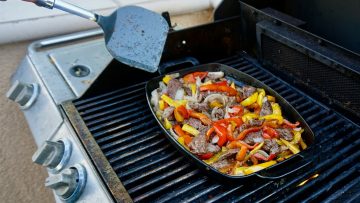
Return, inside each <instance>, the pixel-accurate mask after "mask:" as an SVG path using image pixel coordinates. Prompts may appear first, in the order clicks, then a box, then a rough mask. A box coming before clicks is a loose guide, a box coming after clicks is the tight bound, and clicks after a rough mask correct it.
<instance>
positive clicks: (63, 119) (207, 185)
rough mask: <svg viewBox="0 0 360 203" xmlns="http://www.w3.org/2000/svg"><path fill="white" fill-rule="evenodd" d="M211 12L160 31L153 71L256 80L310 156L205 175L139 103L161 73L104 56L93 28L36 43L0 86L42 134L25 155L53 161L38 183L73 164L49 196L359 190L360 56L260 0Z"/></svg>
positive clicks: (217, 196)
mask: <svg viewBox="0 0 360 203" xmlns="http://www.w3.org/2000/svg"><path fill="white" fill-rule="evenodd" d="M274 7H276V5H274ZM279 10H281V9H279ZM214 16H215V22H214V23H210V24H207V25H202V26H199V27H194V28H189V29H185V30H180V31H173V32H171V33H170V34H169V37H168V40H167V42H166V45H165V50H164V53H163V56H162V63H161V66H160V68H159V72H160V73H161V74H163V73H167V72H171V71H175V70H178V69H182V68H186V67H191V66H194V65H198V64H205V63H210V62H216V63H222V64H226V65H229V66H231V67H233V68H235V69H237V70H240V71H243V72H245V73H247V74H249V75H251V76H253V77H255V78H257V79H258V80H260V81H262V82H263V83H265V84H266V85H268V86H269V87H271V88H272V89H274V90H275V91H277V92H278V93H279V94H280V95H281V96H283V97H284V98H285V99H286V100H287V101H289V102H290V103H291V105H293V106H294V107H295V108H296V110H297V111H298V112H299V113H300V114H301V115H302V116H303V117H304V119H305V120H306V121H307V122H308V123H309V125H310V127H311V128H312V130H313V131H314V134H315V136H316V141H315V144H314V147H312V148H311V149H310V150H308V151H306V153H307V154H306V155H305V159H304V160H303V161H305V162H309V163H310V164H309V167H306V168H302V169H300V170H297V169H298V168H297V167H298V163H297V161H298V160H296V159H295V160H293V162H292V165H291V167H292V168H291V171H290V174H287V175H286V176H281V174H282V171H281V170H282V169H280V171H279V172H278V173H276V174H273V177H272V178H270V179H269V180H268V181H265V180H258V179H254V180H253V181H249V182H247V183H244V184H236V183H227V182H224V181H219V180H215V179H213V178H212V177H210V176H207V175H204V173H203V171H201V170H200V169H198V168H197V167H196V165H194V164H193V163H192V162H191V161H190V160H188V159H187V158H186V157H184V156H183V155H182V154H180V153H179V152H177V150H176V149H175V148H174V147H173V146H172V145H171V144H170V142H169V141H168V140H167V139H166V138H165V136H164V135H163V134H162V132H161V131H160V128H159V127H158V125H157V123H156V121H155V119H154V118H153V116H152V115H151V112H150V109H149V107H148V106H147V104H146V98H145V88H144V86H145V83H146V82H147V81H148V80H149V79H151V78H152V77H154V76H157V75H158V74H159V73H155V74H151V73H145V72H142V71H140V70H136V69H133V68H130V67H128V66H126V65H124V64H121V63H119V62H117V61H112V59H111V57H110V56H109V54H108V53H106V51H105V47H104V46H103V45H102V39H101V32H100V31H98V30H94V31H89V32H84V33H80V34H73V35H68V36H65V37H60V38H54V39H49V40H43V41H39V42H36V43H34V44H33V45H32V46H31V47H30V48H29V54H28V56H27V57H26V58H25V60H24V62H23V64H22V66H20V67H19V69H18V71H17V73H16V74H15V75H14V76H13V78H12V80H13V84H14V85H13V87H12V88H11V90H10V92H9V94H8V96H10V97H11V98H13V99H15V100H16V101H18V102H19V101H20V102H19V104H20V106H21V108H23V109H24V110H23V111H24V114H25V116H26V118H27V120H28V123H29V125H30V128H31V130H32V132H33V134H34V138H35V141H36V143H37V145H39V146H41V147H40V148H39V150H38V151H37V152H36V153H35V155H34V157H35V158H34V159H35V162H37V163H40V164H42V165H46V164H48V162H47V163H44V162H45V161H43V160H49V159H50V160H51V161H53V164H52V165H55V166H54V167H48V170H49V174H50V178H49V179H48V181H47V184H48V182H55V183H56V180H54V179H53V178H52V177H64V173H65V176H66V175H68V173H69V171H66V170H70V171H71V170H72V171H73V172H74V171H75V173H72V175H71V177H72V178H74V180H75V182H66V181H63V182H61V183H62V184H63V185H66V187H65V189H64V188H62V190H66V191H68V194H70V195H66V194H65V195H64V193H61V192H59V191H60V190H61V189H59V188H58V187H56V184H55V183H54V184H52V185H51V184H50V185H51V186H50V187H51V188H53V189H54V193H55V194H56V195H55V198H56V200H57V201H67V202H72V201H76V200H83V201H86V202H98V201H101V202H105V201H109V202H111V201H115V202H131V201H134V202H245V201H246V202H253V201H256V202H268V201H281V202H295V201H296V202H297V201H304V202H309V201H324V202H333V201H337V202H338V201H346V202H358V201H359V200H360V176H359V174H360V170H359V169H360V151H359V150H358V149H359V145H360V139H359V135H360V126H359V123H360V122H359V120H360V91H359V90H360V80H359V79H360V74H359V70H360V56H359V55H358V54H356V53H354V52H351V51H349V50H347V49H345V48H343V47H340V46H338V45H336V44H333V43H331V42H330V41H327V40H325V39H323V38H320V37H318V36H316V35H313V34H311V33H310V32H306V31H304V30H303V29H306V22H304V21H302V20H299V19H296V18H295V17H292V16H290V15H287V14H284V13H282V12H279V11H278V10H275V9H273V8H269V5H267V4H264V3H261V4H260V3H259V4H256V5H255V4H254V5H253V6H251V5H249V4H246V3H243V2H238V1H225V2H223V3H222V4H221V5H220V7H219V8H218V9H217V11H216V12H215V15H214ZM168 20H170V19H168ZM69 42H71V43H69ZM92 50H95V51H92ZM15 81H17V82H15ZM60 84H63V86H59V85H60ZM20 90H22V91H20ZM24 91H25V92H29V94H25V95H28V96H27V97H25V98H23V97H24V94H20V93H19V92H24ZM34 95H35V96H37V98H36V97H35V96H34ZM33 97H35V99H31V98H33ZM29 102H30V103H29ZM45 140H47V142H45ZM44 142H45V145H44V144H43V143H44ZM54 143H55V144H54ZM61 146H62V147H61ZM45 149H46V150H45ZM49 151H50V152H52V153H49ZM49 154H50V155H49ZM54 154H55V155H54ZM58 154H59V155H58ZM283 169H285V168H283ZM64 171H65V172H64ZM277 176H280V177H277ZM67 177H69V176H67ZM71 184H72V185H71ZM54 185H55V186H54ZM70 185H71V187H69V186H70ZM72 188H73V190H71V189H72Z"/></svg>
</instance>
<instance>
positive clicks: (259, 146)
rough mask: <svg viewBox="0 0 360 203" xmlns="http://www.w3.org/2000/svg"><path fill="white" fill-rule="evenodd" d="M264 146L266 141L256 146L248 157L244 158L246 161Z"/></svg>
mask: <svg viewBox="0 0 360 203" xmlns="http://www.w3.org/2000/svg"><path fill="white" fill-rule="evenodd" d="M262 146H264V142H261V143H260V144H259V145H258V146H256V147H255V148H254V149H252V150H251V151H250V152H249V154H248V155H246V157H245V158H244V162H246V161H247V160H249V158H250V157H251V156H252V155H254V154H256V152H257V151H259V150H260V149H261V147H262Z"/></svg>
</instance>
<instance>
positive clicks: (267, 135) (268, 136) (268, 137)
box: [262, 132, 271, 139]
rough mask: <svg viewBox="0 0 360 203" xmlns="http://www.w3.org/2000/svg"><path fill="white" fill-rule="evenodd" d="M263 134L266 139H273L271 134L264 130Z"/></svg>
mask: <svg viewBox="0 0 360 203" xmlns="http://www.w3.org/2000/svg"><path fill="white" fill-rule="evenodd" d="M262 136H263V138H265V139H271V136H270V135H269V134H267V133H265V132H263V134H262Z"/></svg>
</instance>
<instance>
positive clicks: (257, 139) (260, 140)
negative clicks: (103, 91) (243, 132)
mask: <svg viewBox="0 0 360 203" xmlns="http://www.w3.org/2000/svg"><path fill="white" fill-rule="evenodd" d="M263 141H264V139H263V138H262V137H254V142H257V143H260V142H263Z"/></svg>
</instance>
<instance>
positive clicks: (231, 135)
mask: <svg viewBox="0 0 360 203" xmlns="http://www.w3.org/2000/svg"><path fill="white" fill-rule="evenodd" d="M226 130H227V134H226V136H227V137H226V138H227V139H228V140H229V141H234V140H236V137H234V133H233V130H232V126H231V124H229V125H228V127H227V128H226Z"/></svg>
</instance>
